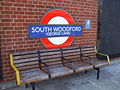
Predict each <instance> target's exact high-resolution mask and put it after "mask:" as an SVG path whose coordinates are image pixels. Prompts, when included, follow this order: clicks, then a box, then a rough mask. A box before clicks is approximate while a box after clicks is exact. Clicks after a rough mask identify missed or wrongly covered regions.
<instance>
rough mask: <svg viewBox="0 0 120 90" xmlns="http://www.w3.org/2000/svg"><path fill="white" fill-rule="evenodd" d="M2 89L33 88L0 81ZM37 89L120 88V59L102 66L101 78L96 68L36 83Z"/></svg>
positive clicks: (82, 89)
mask: <svg viewBox="0 0 120 90" xmlns="http://www.w3.org/2000/svg"><path fill="white" fill-rule="evenodd" d="M0 88H1V89H0V90H31V87H30V86H29V88H25V85H23V86H20V87H18V86H16V85H15V83H14V81H13V82H9V83H0ZM36 90H120V60H115V61H112V63H111V65H109V66H106V67H103V68H101V72H100V79H99V80H96V70H90V71H88V73H87V74H85V73H84V72H81V73H77V74H74V75H69V76H65V77H59V78H54V79H50V80H46V81H42V82H38V83H36Z"/></svg>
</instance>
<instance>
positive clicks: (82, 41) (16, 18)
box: [0, 0, 98, 81]
mask: <svg viewBox="0 0 120 90" xmlns="http://www.w3.org/2000/svg"><path fill="white" fill-rule="evenodd" d="M0 4H1V6H2V7H0V10H1V11H0V18H2V19H1V22H0V38H1V39H0V41H1V47H0V48H1V52H2V53H1V54H2V63H3V68H4V72H3V74H4V81H10V80H13V79H15V73H14V71H13V69H12V68H11V67H10V64H9V63H10V61H9V54H10V53H12V52H23V51H31V50H37V49H41V48H42V49H43V48H44V47H43V45H42V44H41V43H40V39H30V38H29V36H28V26H29V25H36V24H37V25H38V24H40V21H41V19H42V18H43V16H44V15H45V13H46V12H47V11H48V10H49V9H52V8H62V9H65V10H67V11H68V12H69V13H70V14H71V15H72V17H73V19H74V22H75V24H78V25H79V24H81V25H83V35H82V36H80V37H79V36H75V39H74V41H73V43H72V46H79V45H95V44H96V34H97V16H98V15H97V14H98V0H2V3H0ZM86 19H91V20H92V24H91V25H92V29H89V30H88V29H85V20H86Z"/></svg>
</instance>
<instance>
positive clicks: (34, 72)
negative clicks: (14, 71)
mask: <svg viewBox="0 0 120 90" xmlns="http://www.w3.org/2000/svg"><path fill="white" fill-rule="evenodd" d="M20 77H21V83H22V84H26V83H31V82H34V81H41V80H46V79H48V78H49V77H48V74H46V73H44V72H43V71H41V70H40V69H39V68H35V69H30V70H26V71H21V72H20Z"/></svg>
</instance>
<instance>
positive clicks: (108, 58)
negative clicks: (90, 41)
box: [95, 46, 110, 64]
mask: <svg viewBox="0 0 120 90" xmlns="http://www.w3.org/2000/svg"><path fill="white" fill-rule="evenodd" d="M95 52H96V54H99V55H102V56H106V57H107V61H108V63H109V64H110V57H109V55H106V54H103V53H99V52H97V48H96V46H95Z"/></svg>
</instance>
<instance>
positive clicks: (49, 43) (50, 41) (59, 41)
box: [41, 9, 74, 49]
mask: <svg viewBox="0 0 120 90" xmlns="http://www.w3.org/2000/svg"><path fill="white" fill-rule="evenodd" d="M41 24H54V25H63V24H64V25H65V24H74V21H73V18H72V16H71V15H70V14H69V13H68V12H66V11H64V10H62V9H53V10H51V11H49V12H48V13H47V14H45V16H44V17H43V19H42V21H41ZM73 39H74V36H65V37H47V38H41V41H42V43H43V44H44V46H45V47H46V48H48V49H55V48H65V47H68V46H69V45H70V44H71V43H72V41H73Z"/></svg>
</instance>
